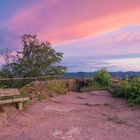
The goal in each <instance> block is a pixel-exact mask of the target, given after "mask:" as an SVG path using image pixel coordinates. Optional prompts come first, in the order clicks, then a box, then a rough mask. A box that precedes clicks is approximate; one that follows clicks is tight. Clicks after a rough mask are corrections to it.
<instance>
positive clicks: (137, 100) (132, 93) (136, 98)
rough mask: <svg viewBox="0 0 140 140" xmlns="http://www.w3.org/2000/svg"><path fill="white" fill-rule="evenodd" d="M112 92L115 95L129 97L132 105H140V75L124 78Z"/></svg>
mask: <svg viewBox="0 0 140 140" xmlns="http://www.w3.org/2000/svg"><path fill="white" fill-rule="evenodd" d="M112 93H113V95H114V96H115V97H122V98H125V99H127V100H128V103H129V104H130V105H134V104H136V105H140V77H136V78H132V79H128V78H127V79H125V80H123V81H122V82H121V84H120V86H118V87H117V88H115V89H113V92H112Z"/></svg>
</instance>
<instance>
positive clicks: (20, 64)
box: [2, 35, 66, 77]
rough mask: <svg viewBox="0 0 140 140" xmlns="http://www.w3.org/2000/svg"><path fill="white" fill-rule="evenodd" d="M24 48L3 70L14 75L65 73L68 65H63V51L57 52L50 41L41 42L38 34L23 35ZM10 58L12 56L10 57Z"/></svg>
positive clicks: (33, 75)
mask: <svg viewBox="0 0 140 140" xmlns="http://www.w3.org/2000/svg"><path fill="white" fill-rule="evenodd" d="M21 40H22V44H23V50H22V51H17V53H16V55H15V56H14V57H12V61H11V62H10V64H9V61H8V63H6V64H5V65H3V68H2V71H5V70H6V71H7V72H8V74H9V76H11V75H13V77H29V76H32V77H35V76H44V75H55V74H63V73H64V72H65V70H66V67H64V66H61V65H60V63H61V61H62V57H63V53H61V52H56V51H55V50H54V49H53V48H52V45H51V43H50V42H49V41H46V42H41V43H40V42H39V40H38V38H37V36H36V35H23V36H22V37H21ZM9 59H10V58H9Z"/></svg>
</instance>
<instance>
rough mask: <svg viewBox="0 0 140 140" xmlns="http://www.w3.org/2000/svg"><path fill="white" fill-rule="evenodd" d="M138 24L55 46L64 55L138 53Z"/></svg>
mask: <svg viewBox="0 0 140 140" xmlns="http://www.w3.org/2000/svg"><path fill="white" fill-rule="evenodd" d="M139 36H140V26H138V25H137V26H126V27H123V28H120V29H117V30H113V31H111V32H108V33H104V34H101V35H97V36H90V37H87V38H82V39H78V40H75V41H71V42H67V43H64V44H60V45H56V48H57V49H58V50H60V51H62V52H65V56H72V57H75V56H79V57H80V56H83V57H84V56H105V55H110V56H111V55H127V54H140V38H139Z"/></svg>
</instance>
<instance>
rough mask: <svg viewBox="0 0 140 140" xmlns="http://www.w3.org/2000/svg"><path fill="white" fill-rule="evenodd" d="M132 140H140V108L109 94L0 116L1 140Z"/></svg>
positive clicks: (73, 96)
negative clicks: (132, 106) (130, 105)
mask: <svg viewBox="0 0 140 140" xmlns="http://www.w3.org/2000/svg"><path fill="white" fill-rule="evenodd" d="M133 139H135V140H139V139H140V108H130V107H128V105H127V103H126V101H124V100H122V99H117V98H113V97H111V96H110V94H109V93H107V92H106V91H94V92H92V93H82V94H81V93H68V95H64V96H57V97H54V98H51V99H50V100H49V101H44V102H38V103H33V104H31V105H29V107H28V109H27V110H26V111H21V112H19V111H17V110H16V109H14V108H8V110H6V111H5V112H1V113H0V140H133Z"/></svg>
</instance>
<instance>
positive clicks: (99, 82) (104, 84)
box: [76, 68, 111, 92]
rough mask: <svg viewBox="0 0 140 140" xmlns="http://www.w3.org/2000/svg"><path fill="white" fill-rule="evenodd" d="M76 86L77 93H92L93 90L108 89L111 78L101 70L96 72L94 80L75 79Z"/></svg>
mask: <svg viewBox="0 0 140 140" xmlns="http://www.w3.org/2000/svg"><path fill="white" fill-rule="evenodd" d="M76 85H77V86H76V87H77V88H76V89H77V91H81V92H85V91H92V90H94V89H110V87H111V76H110V74H109V73H108V72H107V70H106V69H104V68H102V69H100V70H98V72H97V73H96V75H95V77H94V78H87V79H77V80H76Z"/></svg>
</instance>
